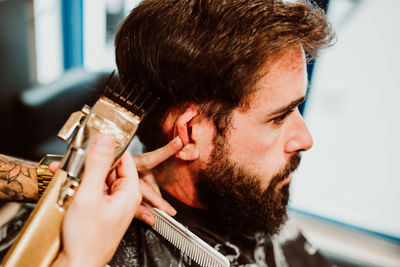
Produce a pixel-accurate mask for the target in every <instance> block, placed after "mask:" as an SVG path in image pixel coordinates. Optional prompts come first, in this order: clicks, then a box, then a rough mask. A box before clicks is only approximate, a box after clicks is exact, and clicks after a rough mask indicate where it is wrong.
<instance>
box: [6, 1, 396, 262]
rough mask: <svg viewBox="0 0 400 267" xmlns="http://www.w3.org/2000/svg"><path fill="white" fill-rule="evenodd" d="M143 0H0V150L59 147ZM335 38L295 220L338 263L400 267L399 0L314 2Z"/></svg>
mask: <svg viewBox="0 0 400 267" xmlns="http://www.w3.org/2000/svg"><path fill="white" fill-rule="evenodd" d="M139 2H140V1H139V0H0V127H1V131H0V153H2V154H8V155H13V156H18V157H23V158H26V159H30V160H36V161H37V160H39V159H40V158H41V157H42V156H43V155H44V154H47V153H55V154H63V152H64V150H65V148H66V145H65V143H63V142H61V141H59V140H57V138H56V135H57V132H58V130H59V129H60V127H61V126H62V125H63V123H64V122H65V120H66V119H67V118H68V116H69V114H70V113H71V112H73V111H77V110H79V109H81V107H82V106H83V105H84V104H88V105H91V104H93V103H94V101H95V99H96V98H97V96H98V88H101V87H102V84H103V83H104V79H105V77H107V75H108V74H109V73H110V71H112V70H113V69H115V61H114V49H113V40H114V34H115V31H116V29H117V27H118V24H119V23H120V22H121V20H122V19H123V18H124V17H125V16H126V14H128V12H129V11H130V10H131V9H132V8H134V7H135V6H136V5H137V4H138V3H139ZM316 2H317V4H319V5H320V6H321V7H322V8H324V9H326V10H327V14H328V17H329V18H330V21H331V22H332V24H333V26H334V28H335V30H336V33H337V43H336V45H335V46H334V47H333V48H330V49H328V50H326V51H324V52H323V53H322V54H321V56H320V57H319V58H318V59H317V60H316V62H315V64H310V66H309V74H310V84H311V85H310V90H309V94H308V99H307V102H306V103H305V105H304V106H303V107H302V111H303V115H304V117H305V119H306V122H307V124H308V126H309V128H310V131H311V133H312V135H313V137H314V147H313V148H312V149H311V151H309V152H307V153H305V154H304V155H303V162H302V165H301V167H300V168H299V170H298V171H297V172H296V173H295V174H294V177H293V180H292V181H293V182H292V186H291V201H290V211H291V216H292V218H293V219H294V220H296V221H297V223H298V224H299V226H300V227H301V228H302V229H303V232H304V234H305V235H306V237H307V238H308V239H309V240H310V241H311V242H312V243H313V244H314V245H315V246H317V247H318V248H320V249H321V251H322V253H323V254H325V255H326V256H327V257H328V258H330V259H331V260H332V261H333V262H335V263H336V264H337V265H338V266H400V175H399V173H398V170H397V165H398V164H399V163H398V161H399V160H400V158H399V156H398V151H400V141H399V139H398V137H399V136H400V119H399V115H400V112H399V111H398V109H397V108H396V106H397V104H398V102H399V99H400V86H399V79H400V68H399V62H400V52H399V49H398V48H399V47H400V31H399V29H398V28H399V26H400V18H399V16H398V15H397V13H398V10H399V9H400V1H397V0H379V1H378V0H318V1H316Z"/></svg>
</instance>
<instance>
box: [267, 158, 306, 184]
mask: <svg viewBox="0 0 400 267" xmlns="http://www.w3.org/2000/svg"><path fill="white" fill-rule="evenodd" d="M300 161H301V155H300V153H299V152H297V153H295V154H294V155H293V156H291V157H290V159H289V162H288V163H287V164H286V166H285V167H283V169H282V170H281V171H279V172H278V174H277V175H275V177H274V178H273V179H272V183H271V185H272V184H278V183H279V182H281V181H283V180H285V178H286V177H288V176H289V175H290V174H291V173H292V172H294V171H295V170H296V169H297V168H298V167H299V165H300Z"/></svg>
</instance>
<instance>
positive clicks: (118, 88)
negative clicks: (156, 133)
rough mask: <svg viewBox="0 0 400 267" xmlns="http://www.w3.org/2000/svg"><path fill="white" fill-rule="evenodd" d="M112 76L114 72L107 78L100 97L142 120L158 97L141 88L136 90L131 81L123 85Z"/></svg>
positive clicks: (117, 78) (118, 79)
mask: <svg viewBox="0 0 400 267" xmlns="http://www.w3.org/2000/svg"><path fill="white" fill-rule="evenodd" d="M114 74H115V71H113V72H112V73H111V75H110V76H109V77H108V80H107V83H106V86H105V88H104V90H103V92H102V95H103V96H105V97H107V98H109V99H110V100H112V101H114V102H115V103H117V104H118V105H120V106H122V107H124V108H125V109H127V110H129V111H130V112H132V113H134V114H135V115H136V116H138V117H140V119H141V120H142V119H143V117H144V116H145V115H146V114H147V113H148V112H149V111H150V110H151V109H153V107H154V106H155V104H156V103H157V102H158V100H159V99H160V97H159V96H156V95H155V94H154V92H146V90H145V89H143V88H137V86H135V85H134V83H133V82H131V81H128V82H126V83H125V84H124V85H123V84H122V83H121V79H120V78H119V77H117V76H116V75H114Z"/></svg>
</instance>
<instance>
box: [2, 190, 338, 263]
mask: <svg viewBox="0 0 400 267" xmlns="http://www.w3.org/2000/svg"><path fill="white" fill-rule="evenodd" d="M163 197H164V198H165V199H166V200H167V201H168V202H169V203H170V204H171V205H172V206H173V207H174V208H175V209H176V210H177V212H178V213H177V214H176V216H175V217H174V218H175V219H176V220H178V221H179V222H180V223H182V224H183V225H185V226H186V227H187V228H188V229H189V230H190V231H192V232H193V233H194V234H196V235H197V236H198V237H200V238H201V239H203V240H204V241H205V242H207V243H208V244H209V245H210V246H212V247H213V248H215V249H216V250H218V251H219V252H220V253H222V254H223V255H225V256H226V257H227V258H228V259H229V261H230V263H231V266H246V267H253V266H254V267H255V266H260V267H264V266H268V267H273V266H277V267H287V266H307V267H311V266H318V267H323V266H332V265H331V264H330V263H329V262H327V261H326V260H325V259H324V258H323V256H322V255H321V254H319V252H318V251H317V250H316V249H315V248H314V247H313V246H312V245H311V244H310V243H308V242H307V240H306V239H305V238H304V237H303V236H302V235H301V233H300V232H299V231H298V229H297V228H296V227H295V226H294V225H293V224H292V223H291V222H290V220H289V221H288V222H287V223H286V224H285V226H284V227H283V228H282V231H281V232H280V233H279V234H278V235H276V236H273V237H272V238H271V237H268V236H265V235H263V234H256V235H255V236H247V235H243V234H241V233H238V232H227V231H226V230H225V229H224V227H223V226H221V225H218V224H216V223H215V221H214V220H213V217H211V216H210V215H209V214H208V213H207V211H204V210H198V209H193V208H190V207H188V206H186V205H184V204H182V203H181V202H179V201H178V200H176V199H174V198H173V197H172V196H170V195H168V194H167V193H165V192H163ZM33 207H34V205H32V204H22V205H21V208H20V210H19V211H18V213H17V215H16V216H15V217H14V218H13V219H11V220H10V221H8V222H7V223H5V224H4V225H3V226H2V227H1V228H0V258H1V259H2V258H3V257H4V256H5V253H6V252H7V250H8V248H9V247H10V246H11V244H12V243H13V241H14V240H15V238H16V236H17V234H18V232H19V231H20V230H21V228H22V226H23V224H24V223H25V221H26V220H27V218H28V216H29V214H30V212H31V211H32V210H33ZM104 242H107V240H104ZM91 256H93V255H91ZM109 266H112V267H120V266H133V267H166V266H168V267H169V266H171V267H173V266H177V267H178V266H179V267H185V266H198V265H197V263H196V262H194V261H192V260H191V259H190V258H189V257H187V256H185V255H183V254H182V253H181V251H180V250H179V249H177V248H176V247H174V246H173V245H172V244H170V243H169V242H168V241H167V240H166V239H164V238H163V237H162V236H160V235H159V234H158V233H157V232H155V231H154V230H153V229H152V228H151V227H150V226H148V225H147V224H144V223H142V222H141V221H138V220H134V221H133V222H132V224H131V225H130V226H129V229H128V231H127V232H126V234H125V236H124V237H123V239H122V241H121V243H120V245H119V247H118V249H117V251H116V253H115V255H114V257H113V259H112V260H111V262H110V263H109Z"/></svg>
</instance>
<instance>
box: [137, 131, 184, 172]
mask: <svg viewBox="0 0 400 267" xmlns="http://www.w3.org/2000/svg"><path fill="white" fill-rule="evenodd" d="M182 147H183V144H182V141H181V139H180V138H179V136H177V137H175V138H174V139H172V141H171V142H169V143H168V144H167V145H165V146H163V147H161V148H159V149H157V150H154V151H151V152H148V153H145V154H142V155H140V156H135V157H134V158H133V159H134V161H135V163H136V167H137V169H138V170H139V171H142V170H149V169H152V168H154V167H155V166H157V165H158V164H160V163H161V162H163V161H165V160H166V159H168V158H169V157H171V156H173V155H175V154H176V152H178V151H179V150H180V149H181V148H182Z"/></svg>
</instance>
